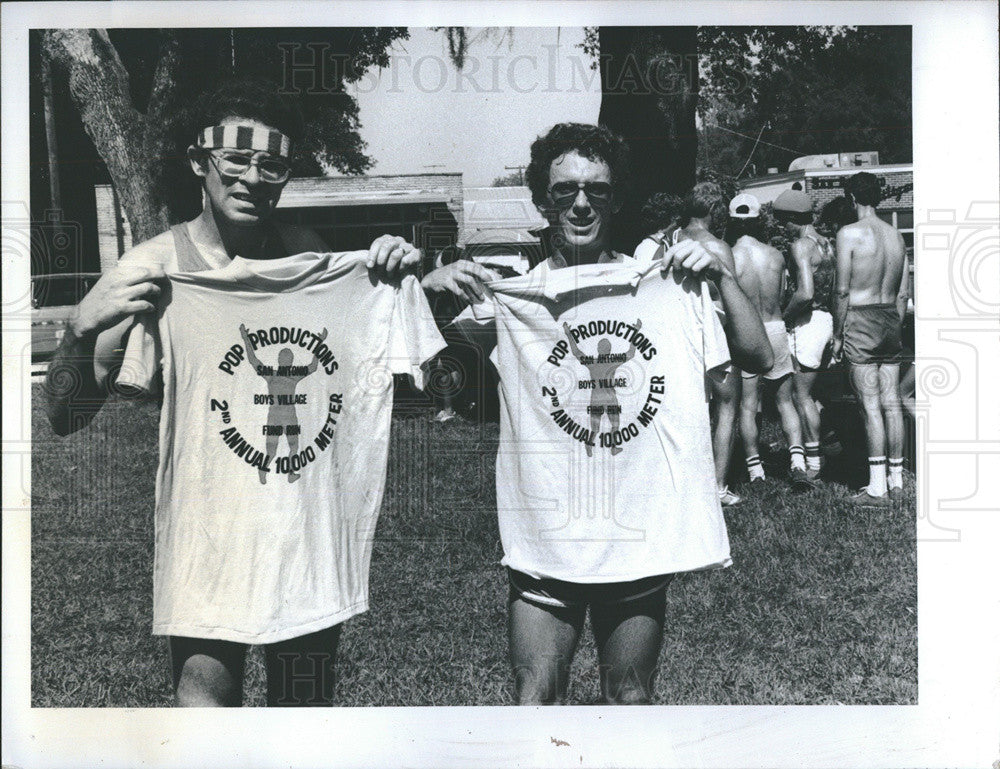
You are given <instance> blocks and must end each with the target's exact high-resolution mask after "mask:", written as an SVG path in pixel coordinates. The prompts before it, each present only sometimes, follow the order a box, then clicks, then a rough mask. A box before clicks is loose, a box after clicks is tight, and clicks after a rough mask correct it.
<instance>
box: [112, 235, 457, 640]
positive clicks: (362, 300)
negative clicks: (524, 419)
mask: <svg viewBox="0 0 1000 769" xmlns="http://www.w3.org/2000/svg"><path fill="white" fill-rule="evenodd" d="M366 257H367V252H360V251H358V252H350V253H333V254H331V253H326V254H318V253H303V254H297V255H295V256H289V257H285V258H282V259H274V260H268V261H251V260H246V259H242V258H239V257H237V258H236V259H234V260H233V261H232V263H231V264H229V265H228V266H226V267H224V268H222V269H216V270H206V271H204V272H188V273H176V274H173V275H170V278H169V287H168V289H167V290H166V291H165V292H164V295H163V297H162V298H161V302H160V307H159V312H158V318H155V319H154V318H152V317H149V316H146V317H142V318H140V319H139V320H137V322H136V324H135V326H134V327H133V329H132V330H131V332H130V334H129V339H128V344H127V347H126V354H125V361H124V363H123V367H122V371H121V374H120V375H119V379H118V381H119V383H121V384H125V385H131V386H133V387H137V388H146V389H148V388H149V386H150V384H151V383H152V382H153V381H154V377H155V374H156V372H157V369H158V368H160V366H161V365H162V370H163V382H164V393H163V408H162V412H161V416H160V462H159V469H158V471H157V479H156V553H155V564H154V572H153V632H154V633H155V634H158V635H180V636H192V637H197V638H217V639H224V640H230V641H238V642H243V643H273V642H275V641H281V640H284V639H287V638H293V637H296V636H300V635H304V634H306V633H310V632H313V631H316V630H320V629H323V628H326V627H330V626H332V625H334V624H336V623H339V622H342V621H344V620H346V619H347V618H349V617H351V616H353V615H355V614H358V613H360V612H362V611H365V610H366V609H367V608H368V567H369V563H370V559H371V550H372V538H373V535H374V532H375V523H376V518H377V515H378V511H379V507H380V505H381V501H382V493H383V489H384V484H385V470H386V459H387V455H388V447H389V426H390V418H391V414H392V395H393V388H392V376H391V375H392V374H393V373H406V374H410V375H412V376H413V377H414V379H416V380H417V383H418V384H419V385H421V386H422V377H421V369H420V364H421V363H423V362H424V361H425V360H427V359H428V358H430V357H431V356H433V355H434V354H435V353H436V352H438V351H439V350H440V349H441V348H442V347H443V346H444V342H443V340H442V339H441V336H440V334H439V333H438V331H437V328H436V326H435V324H434V321H433V319H432V317H431V313H430V309H429V308H428V306H427V302H426V299H425V298H424V295H423V292H422V291H421V289H420V286H419V284H418V282H417V280H416V279H415V278H414V277H412V276H408V277H405V278H403V279H402V281H401V282H400V284H398V285H390V284H387V283H382V282H375V281H373V280H372V279H371V278H370V277H369V273H368V270H367V269H366V267H365V265H364V260H365V258H366ZM241 326H243V327H244V328H243V329H241Z"/></svg>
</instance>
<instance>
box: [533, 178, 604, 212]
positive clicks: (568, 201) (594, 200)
mask: <svg viewBox="0 0 1000 769" xmlns="http://www.w3.org/2000/svg"><path fill="white" fill-rule="evenodd" d="M580 190H583V194H584V195H586V196H587V200H589V201H590V204H591V205H592V206H606V205H608V204H609V203H611V198H612V196H613V195H614V187H612V186H611V185H610V184H608V183H607V182H559V183H557V184H553V185H552V186H551V187H549V197H550V198H552V202H553V203H554V204H555V205H557V206H558V207H559V208H568V207H569V206H571V205H573V201H575V200H576V196H577V195H579V194H580Z"/></svg>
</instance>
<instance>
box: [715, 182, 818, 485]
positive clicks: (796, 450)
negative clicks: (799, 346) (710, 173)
mask: <svg viewBox="0 0 1000 769" xmlns="http://www.w3.org/2000/svg"><path fill="white" fill-rule="evenodd" d="M729 221H730V224H729V227H728V228H727V235H728V238H727V240H729V241H730V242H732V243H733V258H734V260H735V262H736V279H737V281H739V284H740V287H741V288H742V289H743V291H744V292H745V293H746V295H747V296H748V297H750V301H751V302H752V303H753V304H754V306H755V307H756V308H757V311H758V312H759V313H760V316H761V319H762V320H763V321H764V329H765V331H767V337H768V340H769V341H770V342H771V349H772V350H773V351H774V366H773V367H772V368H771V370H770V371H768V372H767V373H765V374H763V375H760V374H754V373H748V372H743V398H742V400H741V402H740V437H741V438H742V439H743V450H744V452H745V454H746V462H747V471H748V472H749V474H750V482H751V483H756V482H758V481H763V480H764V479H765V477H766V476H765V473H764V466H763V465H762V464H761V461H760V450H759V447H758V440H759V435H758V429H757V412H758V411H759V406H760V382H761V377H762V376H763V379H764V381H765V382H768V383H770V386H771V387H773V388H774V400H775V403H776V405H777V407H778V416H779V417H780V419H781V429H782V431H783V432H784V434H785V439H786V440H787V441H788V450H789V455H790V461H791V467H790V468H789V478H790V479H791V481H792V486H793V488H795V489H797V490H800V491H808V490H809V489H811V488H813V487H814V486H815V483H814V482H813V481H812V479H811V478H810V477H809V476H808V474H807V473H806V466H805V463H804V457H803V449H802V425H801V422H800V420H799V412H798V410H797V409H796V408H795V404H794V403H793V395H792V391H793V379H792V357H791V353H790V351H789V348H788V335H787V333H786V331H785V321H784V320H783V319H782V316H781V297H782V294H783V293H784V285H785V260H784V259H783V258H782V256H781V252H780V251H778V250H777V249H776V248H773V247H772V246H769V245H767V244H766V243H762V242H761V241H760V240H759V239H758V238H759V237H760V235H761V223H760V203H759V202H758V200H757V199H756V198H755V197H754V196H753V195H750V194H749V193H741V194H740V195H737V196H736V197H735V198H733V199H732V201H730V204H729Z"/></svg>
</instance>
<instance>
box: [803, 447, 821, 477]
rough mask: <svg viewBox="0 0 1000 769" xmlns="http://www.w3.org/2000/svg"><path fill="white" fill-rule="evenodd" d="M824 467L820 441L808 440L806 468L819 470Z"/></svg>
mask: <svg viewBox="0 0 1000 769" xmlns="http://www.w3.org/2000/svg"><path fill="white" fill-rule="evenodd" d="M822 467H823V462H822V458H821V457H820V454H819V442H818V441H817V442H812V441H806V469H808V470H819V469H821V468H822Z"/></svg>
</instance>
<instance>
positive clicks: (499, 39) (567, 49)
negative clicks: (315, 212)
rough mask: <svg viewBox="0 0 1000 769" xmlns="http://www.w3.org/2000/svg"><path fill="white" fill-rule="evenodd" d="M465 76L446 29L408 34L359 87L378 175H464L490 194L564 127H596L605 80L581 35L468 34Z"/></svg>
mask: <svg viewBox="0 0 1000 769" xmlns="http://www.w3.org/2000/svg"><path fill="white" fill-rule="evenodd" d="M469 38H470V40H471V41H472V42H471V44H470V46H469V50H468V55H467V60H466V63H465V66H464V68H463V71H462V73H461V75H460V73H459V72H458V70H457V69H456V68H455V66H454V65H453V64H452V63H451V60H450V58H449V56H448V43H447V38H446V37H445V33H444V31H443V30H441V31H432V30H430V29H425V28H411V29H410V38H409V39H408V40H399V41H397V42H396V43H395V44H394V45H393V47H392V51H391V52H392V56H393V59H392V64H391V65H390V66H389V67H388V68H387V69H384V70H381V71H377V70H372V71H371V72H369V73H367V74H366V76H365V77H364V78H363V79H362V80H361V81H359V83H358V84H357V85H356V86H355V87H354V88H353V95H354V96H355V97H356V98H357V100H358V103H359V107H360V119H361V123H362V127H361V137H362V138H363V139H364V140H365V141H366V142H367V143H368V148H367V152H368V155H369V156H370V157H372V158H373V159H374V160H375V161H376V165H375V167H374V168H373V169H371V171H370V173H373V174H408V173H427V172H444V171H461V172H462V173H463V175H464V176H463V183H464V184H465V186H467V187H476V186H488V185H489V184H490V183H491V182H492V181H493V179H494V178H496V177H498V176H502V175H505V174H508V173H510V171H509V170H506V169H505V168H504V166H515V165H524V164H526V163H527V162H528V148H529V146H530V144H531V142H532V141H533V140H534V138H535V137H536V136H537V135H538V134H540V133H542V132H544V131H545V130H546V129H548V128H549V127H550V126H551V125H553V124H554V123H559V122H568V121H576V122H586V123H593V122H596V121H597V116H598V111H599V110H600V104H601V81H600V75H599V74H598V73H597V72H596V71H594V70H592V69H591V68H590V64H591V61H592V60H591V57H590V56H588V55H587V54H586V53H584V52H583V50H582V49H581V48H580V47H579V45H578V44H579V43H580V42H581V41H582V40H583V29H582V28H580V27H562V28H558V29H555V28H530V27H516V28H513V29H510V30H508V29H493V30H482V29H470V30H469Z"/></svg>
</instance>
